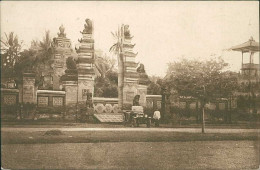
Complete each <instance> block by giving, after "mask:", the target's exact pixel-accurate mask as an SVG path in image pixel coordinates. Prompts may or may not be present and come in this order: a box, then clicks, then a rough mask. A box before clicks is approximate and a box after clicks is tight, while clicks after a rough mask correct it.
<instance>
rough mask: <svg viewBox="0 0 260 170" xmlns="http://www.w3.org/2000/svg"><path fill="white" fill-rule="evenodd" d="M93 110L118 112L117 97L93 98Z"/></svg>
mask: <svg viewBox="0 0 260 170" xmlns="http://www.w3.org/2000/svg"><path fill="white" fill-rule="evenodd" d="M93 106H94V111H95V112H96V113H108V114H109V113H118V98H102V97H94V98H93Z"/></svg>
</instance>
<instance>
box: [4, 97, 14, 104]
mask: <svg viewBox="0 0 260 170" xmlns="http://www.w3.org/2000/svg"><path fill="white" fill-rule="evenodd" d="M4 104H5V105H15V104H16V95H4Z"/></svg>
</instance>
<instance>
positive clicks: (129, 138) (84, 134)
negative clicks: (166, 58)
mask: <svg viewBox="0 0 260 170" xmlns="http://www.w3.org/2000/svg"><path fill="white" fill-rule="evenodd" d="M223 140H236V141H238V140H258V134H257V133H253V132H252V133H231V134H230V133H225V134H223V133H217V134H216V133H205V134H202V133H187V132H167V131H162V132H155V131H146V132H138V131H128V132H124V131H59V130H54V131H47V132H46V131H34V132H16V131H15V132H2V134H1V142H2V144H35V143H100V142H173V141H223Z"/></svg>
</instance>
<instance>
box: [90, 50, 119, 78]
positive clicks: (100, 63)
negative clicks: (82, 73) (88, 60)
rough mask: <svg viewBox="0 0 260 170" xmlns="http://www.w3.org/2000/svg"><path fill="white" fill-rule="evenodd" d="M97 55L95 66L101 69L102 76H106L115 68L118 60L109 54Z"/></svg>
mask: <svg viewBox="0 0 260 170" xmlns="http://www.w3.org/2000/svg"><path fill="white" fill-rule="evenodd" d="M95 55H96V59H95V67H96V68H97V70H98V71H99V73H100V75H101V77H104V78H105V77H106V75H107V74H108V72H110V71H111V70H113V69H114V66H115V63H116V60H115V59H113V58H111V57H109V56H107V55H101V56H99V55H98V54H95Z"/></svg>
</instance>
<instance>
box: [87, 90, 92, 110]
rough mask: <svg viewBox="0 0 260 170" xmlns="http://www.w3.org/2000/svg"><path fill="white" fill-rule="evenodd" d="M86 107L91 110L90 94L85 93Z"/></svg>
mask: <svg viewBox="0 0 260 170" xmlns="http://www.w3.org/2000/svg"><path fill="white" fill-rule="evenodd" d="M86 106H87V108H93V102H92V93H87V100H86Z"/></svg>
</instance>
